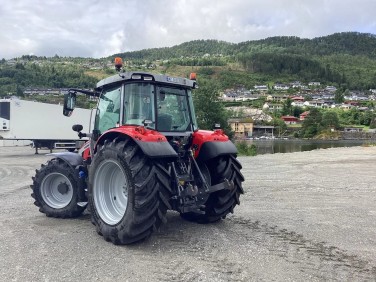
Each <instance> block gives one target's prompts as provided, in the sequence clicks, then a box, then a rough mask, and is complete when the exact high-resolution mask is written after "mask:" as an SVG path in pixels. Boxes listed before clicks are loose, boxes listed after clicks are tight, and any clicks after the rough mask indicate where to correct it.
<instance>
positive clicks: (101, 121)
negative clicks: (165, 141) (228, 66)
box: [95, 74, 197, 135]
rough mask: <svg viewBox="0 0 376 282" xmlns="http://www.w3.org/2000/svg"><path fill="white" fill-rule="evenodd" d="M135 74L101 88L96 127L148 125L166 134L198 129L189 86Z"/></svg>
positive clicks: (100, 128)
mask: <svg viewBox="0 0 376 282" xmlns="http://www.w3.org/2000/svg"><path fill="white" fill-rule="evenodd" d="M129 76H130V77H132V76H135V75H132V74H130V75H129ZM136 77H137V78H138V79H130V80H124V81H122V82H121V83H118V84H116V85H114V86H113V85H109V86H107V85H103V86H102V87H101V88H100V96H99V102H98V109H97V113H96V117H95V129H97V130H99V132H100V133H103V132H105V131H106V130H108V129H110V128H114V127H120V126H126V125H129V126H145V127H146V128H148V129H153V130H156V131H159V132H164V133H165V135H169V134H170V135H171V134H174V133H178V132H187V131H188V132H193V131H194V130H196V129H197V122H196V117H195V113H194V110H193V103H192V93H191V89H190V88H187V87H181V86H177V85H166V84H160V83H158V82H156V81H155V80H154V81H145V80H142V79H139V78H140V77H141V78H142V76H141V75H140V74H139V75H137V76H136ZM151 77H152V76H151Z"/></svg>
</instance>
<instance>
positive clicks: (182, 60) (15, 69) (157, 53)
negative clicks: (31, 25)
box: [0, 32, 376, 96]
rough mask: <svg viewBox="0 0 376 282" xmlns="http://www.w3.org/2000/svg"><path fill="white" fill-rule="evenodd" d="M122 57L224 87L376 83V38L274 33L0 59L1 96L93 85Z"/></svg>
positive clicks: (130, 64)
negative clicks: (104, 54) (104, 53)
mask: <svg viewBox="0 0 376 282" xmlns="http://www.w3.org/2000/svg"><path fill="white" fill-rule="evenodd" d="M115 56H120V57H122V58H123V59H124V60H125V61H126V68H127V69H129V70H143V71H151V72H157V73H169V74H171V75H179V76H181V75H184V76H187V75H188V74H189V73H190V72H191V71H196V72H198V73H199V74H200V77H201V78H205V79H210V80H212V81H213V82H214V83H215V84H216V85H217V86H218V87H219V89H225V88H229V87H234V86H238V85H242V86H244V87H246V88H251V87H253V86H254V85H255V84H269V85H272V84H274V83H275V82H277V81H278V82H282V83H283V82H291V81H294V80H299V81H302V82H306V83H307V82H309V81H320V82H322V83H326V84H332V85H335V86H336V87H340V88H342V89H358V90H366V89H370V88H376V37H375V35H372V34H363V33H354V32H346V33H336V34H333V35H329V36H324V37H318V38H314V39H301V38H298V37H291V36H285V37H271V38H266V39H263V40H256V41H247V42H241V43H238V44H235V43H228V42H223V41H218V40H195V41H190V42H186V43H183V44H180V45H177V46H173V47H169V48H168V47H166V48H155V49H147V50H140V51H135V52H126V53H121V54H114V55H113V56H110V57H108V58H102V59H92V58H66V57H59V56H55V57H52V58H46V57H36V56H23V57H21V58H15V59H13V60H8V61H6V60H4V59H3V60H1V61H0V96H6V95H14V94H21V93H22V92H23V90H24V89H25V88H30V87H52V88H62V87H81V88H92V87H94V86H95V82H96V81H97V80H98V79H100V78H102V77H105V76H108V75H110V74H111V73H114V72H113V68H112V67H111V61H112V60H113V58H114V57H115Z"/></svg>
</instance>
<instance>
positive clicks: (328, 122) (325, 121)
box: [321, 111, 339, 129]
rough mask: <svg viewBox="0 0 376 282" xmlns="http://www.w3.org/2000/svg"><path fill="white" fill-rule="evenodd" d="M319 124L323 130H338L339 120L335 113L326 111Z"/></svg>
mask: <svg viewBox="0 0 376 282" xmlns="http://www.w3.org/2000/svg"><path fill="white" fill-rule="evenodd" d="M321 124H322V126H323V128H324V129H329V128H334V129H338V128H339V118H338V115H337V113H336V112H334V111H326V112H324V114H323V115H322V120H321Z"/></svg>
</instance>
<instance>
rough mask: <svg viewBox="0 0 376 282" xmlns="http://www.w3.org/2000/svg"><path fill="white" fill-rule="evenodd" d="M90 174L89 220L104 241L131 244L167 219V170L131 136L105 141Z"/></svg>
mask: <svg viewBox="0 0 376 282" xmlns="http://www.w3.org/2000/svg"><path fill="white" fill-rule="evenodd" d="M89 175H90V180H89V183H90V185H89V190H88V191H89V193H88V196H89V206H90V211H91V219H92V223H93V224H94V225H95V226H96V230H97V232H98V234H100V235H102V236H103V237H104V239H105V240H106V241H111V242H112V243H114V244H122V245H124V244H131V243H134V242H137V241H140V240H143V239H145V238H148V237H149V236H150V235H151V234H152V232H153V231H154V230H157V229H158V228H159V226H160V225H161V223H162V222H165V221H166V219H165V214H166V211H167V209H168V208H171V207H170V205H169V203H168V199H169V195H170V193H171V192H170V187H169V172H168V171H167V170H166V169H165V168H164V166H163V164H162V163H161V162H158V161H153V160H151V159H149V158H148V157H147V156H145V155H144V153H143V152H142V150H141V149H140V148H139V147H138V146H137V144H136V143H135V142H134V141H133V140H132V139H130V138H126V140H116V139H115V140H114V141H106V142H105V143H104V145H103V146H101V147H100V148H98V151H97V153H96V155H95V156H94V159H93V162H92V165H91V168H90V172H89Z"/></svg>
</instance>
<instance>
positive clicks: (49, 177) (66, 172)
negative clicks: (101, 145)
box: [30, 159, 85, 218]
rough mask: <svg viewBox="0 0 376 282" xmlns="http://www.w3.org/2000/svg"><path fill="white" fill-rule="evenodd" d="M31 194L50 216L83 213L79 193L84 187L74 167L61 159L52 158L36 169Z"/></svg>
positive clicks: (40, 208)
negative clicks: (79, 203)
mask: <svg viewBox="0 0 376 282" xmlns="http://www.w3.org/2000/svg"><path fill="white" fill-rule="evenodd" d="M32 179H33V184H32V185H31V186H30V187H31V189H32V190H33V193H32V194H31V196H32V197H33V198H34V199H35V202H34V204H35V205H36V206H37V207H39V211H40V212H42V213H44V214H46V216H49V217H59V218H72V217H77V216H79V215H81V214H82V212H83V211H84V210H85V206H79V205H78V202H79V195H80V193H84V192H83V191H84V187H83V184H82V182H81V180H80V179H79V178H78V175H77V173H76V171H75V169H74V168H73V167H71V166H70V165H68V164H67V163H66V162H65V161H63V160H61V159H52V160H50V161H48V162H47V164H46V165H42V166H41V169H40V170H36V174H35V177H33V178H32Z"/></svg>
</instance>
